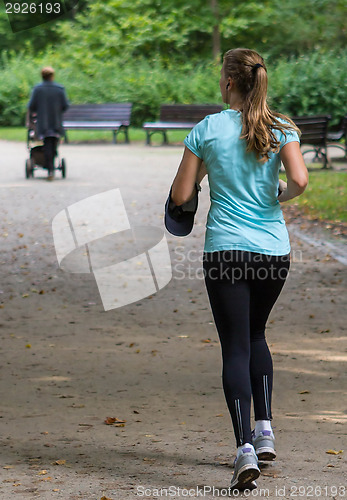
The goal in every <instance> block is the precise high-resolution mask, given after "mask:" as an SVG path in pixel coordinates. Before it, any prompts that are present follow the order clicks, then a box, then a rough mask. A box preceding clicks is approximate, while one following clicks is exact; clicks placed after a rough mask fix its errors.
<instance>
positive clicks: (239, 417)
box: [235, 399, 243, 444]
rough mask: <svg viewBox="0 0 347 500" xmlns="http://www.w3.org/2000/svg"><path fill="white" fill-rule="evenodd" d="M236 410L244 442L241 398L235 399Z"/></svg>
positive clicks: (241, 440)
mask: <svg viewBox="0 0 347 500" xmlns="http://www.w3.org/2000/svg"><path fill="white" fill-rule="evenodd" d="M235 410H236V417H237V425H238V428H239V435H240V443H241V444H243V428H242V417H241V408H240V400H239V399H235Z"/></svg>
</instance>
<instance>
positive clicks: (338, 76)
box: [0, 47, 347, 126]
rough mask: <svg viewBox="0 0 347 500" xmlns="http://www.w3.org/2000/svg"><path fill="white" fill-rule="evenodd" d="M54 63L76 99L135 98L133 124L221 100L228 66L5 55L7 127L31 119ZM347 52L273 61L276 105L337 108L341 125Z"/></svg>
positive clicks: (0, 66) (0, 83)
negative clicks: (172, 106)
mask: <svg viewBox="0 0 347 500" xmlns="http://www.w3.org/2000/svg"><path fill="white" fill-rule="evenodd" d="M43 65H52V66H53V67H54V68H55V69H56V73H57V81H58V82H61V83H62V84H64V85H65V87H66V90H67V94H68V98H69V100H70V101H71V102H72V103H75V104H81V103H102V102H132V103H133V105H134V106H133V119H132V124H133V125H136V126H141V125H142V123H143V122H144V121H147V120H153V119H156V118H158V114H159V109H160V105H161V104H163V103H175V102H176V103H186V104H189V103H192V104H194V103H220V102H221V100H220V92H219V85H218V82H219V71H220V65H219V64H214V63H203V62H202V63H200V64H193V63H186V64H184V65H179V66H176V65H175V64H174V63H168V62H165V63H164V62H163V61H162V60H160V59H159V58H157V59H156V58H152V59H130V60H129V61H123V60H120V59H113V60H112V59H111V60H110V59H109V60H107V61H104V60H100V59H97V58H93V57H92V56H90V55H88V54H86V56H85V57H84V58H75V59H74V56H73V55H70V56H69V54H68V49H67V48H66V47H61V49H60V50H59V51H56V50H55V51H54V50H53V49H50V50H47V51H46V53H45V54H44V55H41V56H36V57H34V58H33V57H32V56H29V55H25V54H20V55H17V56H15V55H11V57H6V56H4V55H3V56H2V59H1V61H0V70H1V71H0V125H1V126H20V125H23V124H24V118H25V112H26V105H27V102H28V100H29V97H30V90H31V88H32V86H33V85H34V84H35V83H38V82H39V81H40V74H39V71H40V68H41V67H42V66H43ZM346 67H347V54H344V53H332V52H329V53H312V54H310V55H305V56H302V57H299V58H295V59H294V58H292V59H290V60H281V61H279V62H277V63H276V64H275V65H271V64H270V63H269V62H268V72H269V82H270V86H269V95H270V104H271V106H272V107H273V108H274V109H276V110H277V111H280V112H283V113H287V114H289V115H302V114H318V113H329V114H331V115H332V116H333V122H332V123H333V124H336V123H337V122H338V121H339V120H340V118H341V117H342V116H343V115H344V114H345V113H346V112H347V110H346V109H345V107H344V105H345V104H344V103H345V102H346V100H347V88H346V84H345V81H344V68H346Z"/></svg>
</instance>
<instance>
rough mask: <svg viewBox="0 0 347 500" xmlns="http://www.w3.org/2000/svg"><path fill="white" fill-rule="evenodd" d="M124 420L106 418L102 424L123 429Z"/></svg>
mask: <svg viewBox="0 0 347 500" xmlns="http://www.w3.org/2000/svg"><path fill="white" fill-rule="evenodd" d="M125 422H126V420H122V419H120V418H117V417H106V419H105V420H104V423H105V424H106V425H115V426H116V427H124V425H125Z"/></svg>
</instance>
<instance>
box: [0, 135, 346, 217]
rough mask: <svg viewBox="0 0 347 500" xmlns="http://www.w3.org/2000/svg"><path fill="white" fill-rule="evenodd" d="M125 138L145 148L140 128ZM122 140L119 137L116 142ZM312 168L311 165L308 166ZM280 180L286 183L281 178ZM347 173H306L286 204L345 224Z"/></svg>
mask: <svg viewBox="0 0 347 500" xmlns="http://www.w3.org/2000/svg"><path fill="white" fill-rule="evenodd" d="M187 133H188V131H185V130H183V131H170V132H168V138H169V142H171V143H177V142H183V139H184V138H185V137H186V135H187ZM129 136H130V141H131V143H142V144H145V139H146V134H145V132H144V131H143V130H142V129H140V128H132V127H131V128H130V129H129ZM0 139H5V140H9V141H26V129H25V128H24V127H8V128H0ZM69 140H70V142H85V141H88V142H109V143H111V142H112V133H111V132H110V131H101V132H98V131H83V130H70V131H69ZM122 140H123V137H122V136H120V141H122ZM160 143H161V136H160V134H158V135H155V136H154V138H153V144H160ZM312 166H313V165H312ZM280 177H281V178H282V179H284V180H285V179H286V177H285V174H284V173H281V174H280ZM346 185H347V172H337V171H331V170H321V169H320V168H317V169H316V170H314V171H310V172H309V184H308V186H307V188H306V191H305V192H304V193H303V194H302V195H301V196H299V197H297V198H294V199H293V200H291V201H289V202H286V203H288V204H291V203H293V204H295V205H297V206H298V207H299V208H301V209H302V211H303V212H304V213H306V214H308V215H309V216H312V217H317V218H319V219H321V220H327V221H333V222H345V223H346V222H347V211H346V206H347V192H346Z"/></svg>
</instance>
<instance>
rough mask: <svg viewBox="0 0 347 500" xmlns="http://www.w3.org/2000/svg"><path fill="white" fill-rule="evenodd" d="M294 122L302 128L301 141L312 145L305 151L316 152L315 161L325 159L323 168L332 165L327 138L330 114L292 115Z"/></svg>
mask: <svg viewBox="0 0 347 500" xmlns="http://www.w3.org/2000/svg"><path fill="white" fill-rule="evenodd" d="M291 118H292V120H293V121H294V123H295V124H296V125H297V127H299V129H300V130H301V133H302V135H301V137H300V143H301V144H308V145H310V146H312V149H308V150H307V151H304V152H303V156H304V155H305V154H306V153H312V152H314V153H315V156H314V158H313V160H312V161H313V162H314V161H316V160H319V161H323V168H328V166H329V167H331V164H330V162H329V159H328V149H327V139H328V137H327V136H328V123H329V120H330V119H331V116H330V115H312V116H292V117H291Z"/></svg>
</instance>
